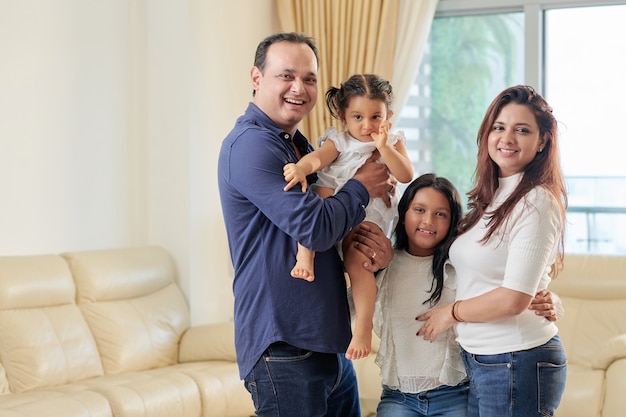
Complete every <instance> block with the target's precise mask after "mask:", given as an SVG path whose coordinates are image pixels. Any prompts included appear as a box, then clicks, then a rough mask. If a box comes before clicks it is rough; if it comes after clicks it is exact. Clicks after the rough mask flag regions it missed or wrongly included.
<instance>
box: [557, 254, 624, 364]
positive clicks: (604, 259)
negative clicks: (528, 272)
mask: <svg viewBox="0 0 626 417" xmlns="http://www.w3.org/2000/svg"><path fill="white" fill-rule="evenodd" d="M550 289H551V290H552V291H555V292H556V293H557V294H559V296H560V297H561V299H562V300H563V306H564V308H565V317H564V318H563V319H561V320H559V321H557V325H558V327H559V335H560V337H561V339H562V341H563V344H564V346H565V350H566V352H567V357H568V361H569V362H571V363H575V364H580V365H583V366H585V367H591V365H592V362H593V361H594V360H597V359H598V354H599V352H601V351H602V350H603V349H604V348H605V347H606V346H607V345H608V343H609V340H611V339H612V338H614V337H616V336H618V335H620V334H624V333H626V319H625V317H626V257H624V256H609V255H604V256H602V255H566V256H565V264H564V268H563V270H562V271H561V272H560V273H559V275H558V277H557V278H556V279H555V280H553V281H552V283H550Z"/></svg>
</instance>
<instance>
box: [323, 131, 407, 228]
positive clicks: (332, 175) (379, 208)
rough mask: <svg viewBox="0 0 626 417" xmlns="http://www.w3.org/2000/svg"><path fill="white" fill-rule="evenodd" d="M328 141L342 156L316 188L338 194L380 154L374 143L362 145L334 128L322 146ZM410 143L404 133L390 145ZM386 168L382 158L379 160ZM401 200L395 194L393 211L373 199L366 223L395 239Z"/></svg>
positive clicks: (391, 139)
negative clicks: (371, 159)
mask: <svg viewBox="0 0 626 417" xmlns="http://www.w3.org/2000/svg"><path fill="white" fill-rule="evenodd" d="M326 140H331V141H333V143H334V144H335V148H337V151H338V152H339V156H338V157H337V159H335V160H334V161H333V162H332V163H331V164H329V165H328V166H327V167H325V168H323V169H321V170H320V171H319V172H318V173H317V178H318V179H317V182H316V184H315V185H316V186H321V187H329V188H332V189H334V190H335V193H337V192H338V191H339V190H340V189H341V187H343V185H344V184H345V183H346V182H347V181H348V180H349V179H350V178H352V177H353V176H354V174H355V173H356V171H357V170H358V169H359V168H360V167H361V165H363V164H364V163H365V161H367V159H368V158H369V157H370V156H372V152H374V151H375V150H376V145H375V144H374V142H373V141H372V142H361V141H359V140H358V139H355V138H353V137H352V136H350V135H349V134H348V132H338V131H337V129H335V128H334V127H329V128H328V129H326V132H324V136H322V137H321V138H319V140H318V145H319V146H321V145H322V143H324V142H325V141H326ZM399 140H400V141H402V142H404V143H406V139H405V137H404V132H402V131H399V132H397V133H395V134H392V133H390V134H389V136H388V138H387V142H388V143H389V144H390V145H392V146H393V145H395V144H396V143H397V142H398V141H399ZM378 162H380V163H381V164H384V163H385V162H384V161H383V159H382V158H380V159H379V160H378ZM399 201H400V197H399V196H398V193H395V195H394V196H392V198H391V207H387V206H386V205H385V203H384V201H383V199H382V198H380V197H377V198H373V199H372V198H370V202H369V204H368V206H367V208H366V210H365V212H366V215H365V220H367V221H371V222H373V223H375V224H377V225H378V226H379V227H380V228H381V229H382V231H383V232H384V233H385V235H387V237H391V234H392V233H393V229H394V227H395V226H396V224H397V222H398V202H399Z"/></svg>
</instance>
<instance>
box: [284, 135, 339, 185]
mask: <svg viewBox="0 0 626 417" xmlns="http://www.w3.org/2000/svg"><path fill="white" fill-rule="evenodd" d="M337 156H339V152H338V151H337V148H335V144H334V143H333V141H332V140H326V141H324V143H322V146H320V147H319V148H317V149H316V150H314V151H313V152H309V153H308V154H306V155H304V156H303V157H302V158H300V160H299V161H298V162H297V163H295V164H293V163H291V164H287V165H285V166H284V167H283V175H284V176H285V181H287V185H285V188H284V190H285V191H287V190H289V189H291V188H292V187H293V186H294V185H296V184H297V183H300V184H301V186H302V191H303V192H304V191H306V186H307V184H306V176H307V175H311V174H312V173H314V172H317V171H319V170H320V169H322V168H324V167H326V166H327V165H328V164H330V163H331V162H333V161H334V160H335V159H337Z"/></svg>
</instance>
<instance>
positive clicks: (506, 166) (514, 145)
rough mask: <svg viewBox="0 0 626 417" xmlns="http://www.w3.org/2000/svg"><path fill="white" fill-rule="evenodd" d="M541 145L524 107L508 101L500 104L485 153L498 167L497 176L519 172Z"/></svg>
mask: <svg viewBox="0 0 626 417" xmlns="http://www.w3.org/2000/svg"><path fill="white" fill-rule="evenodd" d="M543 146H544V143H543V139H542V138H540V137H539V126H538V125H537V120H536V119H535V115H534V114H533V112H532V111H531V110H530V109H529V108H528V107H527V106H524V105H522V104H517V103H509V104H507V105H506V106H504V107H502V109H501V110H500V114H498V116H497V117H496V120H495V121H494V123H493V126H492V127H491V132H490V133H489V136H488V138H487V148H488V150H489V156H490V157H491V159H492V160H493V162H495V163H496V165H498V167H499V168H500V177H508V176H511V175H514V174H517V173H520V172H523V171H524V168H526V165H528V164H529V163H530V162H531V161H532V160H533V159H534V158H535V155H537V152H539V151H540V150H542V149H543Z"/></svg>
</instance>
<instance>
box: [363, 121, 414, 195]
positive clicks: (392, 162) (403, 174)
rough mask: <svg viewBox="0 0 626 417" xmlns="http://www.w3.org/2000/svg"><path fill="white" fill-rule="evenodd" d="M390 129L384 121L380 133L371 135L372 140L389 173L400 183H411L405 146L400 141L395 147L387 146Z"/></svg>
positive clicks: (389, 125)
mask: <svg viewBox="0 0 626 417" xmlns="http://www.w3.org/2000/svg"><path fill="white" fill-rule="evenodd" d="M390 129H391V122H390V121H389V120H385V121H384V122H383V123H381V125H380V131H379V132H378V133H372V138H373V139H374V143H376V148H377V149H378V151H379V152H380V155H381V156H382V157H383V160H384V161H385V164H386V165H387V167H388V168H389V172H391V174H392V175H393V176H394V177H396V179H397V180H398V181H400V182H403V183H408V182H411V180H413V164H412V163H411V160H410V159H409V155H408V152H407V150H406V145H405V144H404V142H402V141H397V142H396V144H395V146H391V145H389V143H388V142H387V138H388V137H389V130H390Z"/></svg>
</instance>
